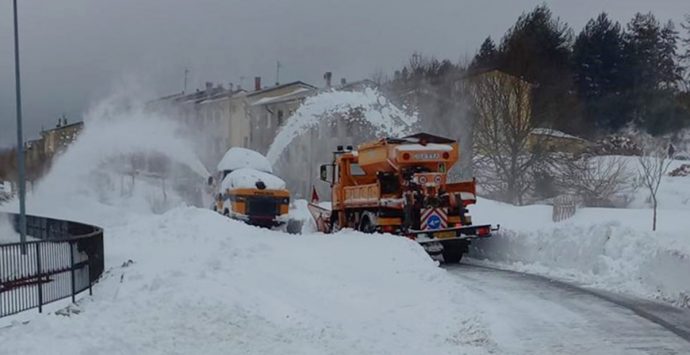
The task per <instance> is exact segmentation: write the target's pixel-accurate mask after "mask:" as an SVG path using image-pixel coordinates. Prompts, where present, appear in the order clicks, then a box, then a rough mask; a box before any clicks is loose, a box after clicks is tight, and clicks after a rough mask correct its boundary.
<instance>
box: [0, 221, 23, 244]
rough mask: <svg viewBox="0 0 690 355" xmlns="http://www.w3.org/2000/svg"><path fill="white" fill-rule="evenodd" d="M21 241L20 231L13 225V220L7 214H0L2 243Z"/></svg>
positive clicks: (0, 239) (0, 240)
mask: <svg viewBox="0 0 690 355" xmlns="http://www.w3.org/2000/svg"><path fill="white" fill-rule="evenodd" d="M18 241H19V233H17V232H16V231H15V230H14V228H13V227H12V224H11V222H10V221H9V219H8V218H7V217H6V216H5V215H0V244H2V243H16V242H18Z"/></svg>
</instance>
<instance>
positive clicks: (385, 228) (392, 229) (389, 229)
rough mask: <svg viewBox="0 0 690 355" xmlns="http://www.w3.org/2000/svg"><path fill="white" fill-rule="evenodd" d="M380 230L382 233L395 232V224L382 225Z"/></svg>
mask: <svg viewBox="0 0 690 355" xmlns="http://www.w3.org/2000/svg"><path fill="white" fill-rule="evenodd" d="M381 230H382V231H383V232H384V233H393V232H395V226H382V227H381Z"/></svg>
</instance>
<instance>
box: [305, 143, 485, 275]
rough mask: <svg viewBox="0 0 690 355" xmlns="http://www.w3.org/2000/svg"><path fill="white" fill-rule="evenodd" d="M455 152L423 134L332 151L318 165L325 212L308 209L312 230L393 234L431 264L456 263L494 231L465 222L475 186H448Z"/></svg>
mask: <svg viewBox="0 0 690 355" xmlns="http://www.w3.org/2000/svg"><path fill="white" fill-rule="evenodd" d="M459 154H460V153H459V148H458V143H457V142H456V141H455V140H452V139H448V138H443V137H438V136H433V135H430V134H426V133H419V134H415V135H411V136H407V137H403V138H384V139H380V140H376V141H373V142H369V143H364V144H361V145H360V146H359V147H358V149H357V150H353V149H352V148H351V147H348V148H347V149H343V147H342V146H338V148H337V150H336V151H335V152H334V153H333V161H332V163H330V164H324V165H321V180H323V181H325V182H327V183H328V184H329V185H330V186H331V201H332V209H330V210H329V209H326V208H323V207H321V206H319V205H317V204H314V203H311V204H309V206H308V207H309V211H310V212H311V214H312V216H313V217H314V219H315V220H316V226H317V229H318V230H319V231H321V232H324V233H332V232H335V231H338V230H340V229H342V228H353V229H357V230H359V231H362V232H365V233H380V232H383V233H392V234H398V235H401V236H405V237H408V238H410V239H413V240H416V241H417V242H419V243H420V244H421V245H422V246H423V247H424V249H425V250H426V251H427V253H429V254H430V255H431V256H432V257H433V258H434V259H437V258H438V259H441V258H440V257H441V256H442V257H443V259H442V260H443V261H444V262H448V263H457V262H459V261H460V259H461V258H462V255H463V254H464V253H465V252H466V251H467V249H468V246H469V244H470V242H471V241H472V240H474V239H478V238H489V237H491V233H492V231H495V230H497V228H492V227H491V225H489V224H483V225H475V224H473V223H472V219H471V218H470V215H469V213H468V212H469V211H468V206H469V205H472V204H474V203H476V191H475V181H474V180H468V181H460V182H450V181H449V180H450V179H449V178H448V171H449V170H450V169H451V167H452V166H453V165H454V164H455V163H456V162H457V161H458V157H459Z"/></svg>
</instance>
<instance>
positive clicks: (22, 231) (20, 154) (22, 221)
mask: <svg viewBox="0 0 690 355" xmlns="http://www.w3.org/2000/svg"><path fill="white" fill-rule="evenodd" d="M13 5H14V79H15V85H16V86H15V91H16V95H17V168H18V170H19V171H18V179H19V181H18V182H19V226H18V227H19V235H20V241H21V251H22V254H23V255H26V201H25V199H26V181H25V180H24V178H25V176H24V175H25V172H24V136H23V134H22V90H21V81H20V76H19V24H18V18H17V0H13Z"/></svg>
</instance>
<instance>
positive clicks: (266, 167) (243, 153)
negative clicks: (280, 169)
mask: <svg viewBox="0 0 690 355" xmlns="http://www.w3.org/2000/svg"><path fill="white" fill-rule="evenodd" d="M241 168H252V169H256V170H259V171H263V172H266V173H270V174H272V173H273V167H272V166H271V163H270V162H269V161H268V159H266V157H264V156H263V155H261V153H259V152H256V151H253V150H251V149H246V148H240V147H233V148H230V149H229V150H228V151H227V152H226V153H225V155H224V156H223V159H221V160H220V163H218V171H226V170H237V169H241Z"/></svg>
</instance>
